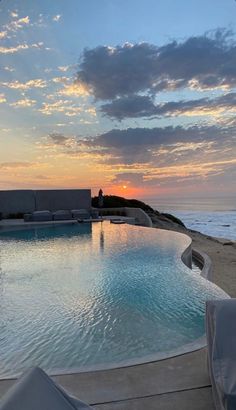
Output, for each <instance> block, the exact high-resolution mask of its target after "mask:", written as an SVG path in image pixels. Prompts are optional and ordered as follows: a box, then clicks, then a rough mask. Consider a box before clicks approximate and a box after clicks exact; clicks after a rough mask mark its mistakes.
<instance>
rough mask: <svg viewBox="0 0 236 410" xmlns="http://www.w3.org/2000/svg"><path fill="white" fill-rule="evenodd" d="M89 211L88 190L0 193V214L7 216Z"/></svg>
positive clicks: (89, 199) (89, 191) (89, 193)
mask: <svg viewBox="0 0 236 410" xmlns="http://www.w3.org/2000/svg"><path fill="white" fill-rule="evenodd" d="M78 208H80V209H84V208H85V209H90V208H91V190H90V189H57V190H37V191H33V190H12V191H0V212H1V213H2V214H3V216H4V217H6V216H8V215H9V214H18V213H22V214H24V213H27V212H33V211H42V210H49V211H56V210H59V209H78Z"/></svg>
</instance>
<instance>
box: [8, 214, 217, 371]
mask: <svg viewBox="0 0 236 410" xmlns="http://www.w3.org/2000/svg"><path fill="white" fill-rule="evenodd" d="M188 245H189V238H187V237H186V236H184V235H180V234H177V233H174V232H169V231H163V230H157V229H149V228H143V227H135V226H130V225H113V224H110V223H109V222H103V223H94V224H73V225H72V224H71V225H63V226H51V227H40V228H34V229H25V230H17V231H12V232H5V233H1V235H0V310H1V315H0V377H9V376H13V375H17V374H19V373H20V372H22V371H23V370H25V369H26V368H28V367H30V366H32V365H40V366H41V367H43V368H44V369H45V370H46V371H48V372H49V373H54V374H55V373H57V372H59V371H66V372H70V371H74V370H78V369H84V368H86V367H89V368H90V367H92V368H99V367H106V366H108V367H109V366H110V365H114V364H116V365H117V366H119V365H123V364H125V363H130V362H132V361H133V362H136V361H137V362H139V361H142V360H145V358H150V357H156V358H158V357H165V354H168V353H169V352H172V351H175V350H176V349H179V348H181V347H182V346H184V345H186V344H188V343H192V342H194V341H195V340H196V339H198V338H199V337H201V336H202V335H203V334H204V309H205V307H204V304H205V300H206V299H214V298H222V297H225V294H224V292H223V291H221V289H219V288H218V287H216V286H215V285H213V284H212V283H210V282H208V281H206V280H205V279H203V278H202V277H201V276H200V275H199V274H198V273H197V272H196V271H191V270H190V269H189V268H187V267H186V266H185V265H184V264H183V262H182V261H181V254H182V252H183V251H184V250H185V249H186V248H187V246H188Z"/></svg>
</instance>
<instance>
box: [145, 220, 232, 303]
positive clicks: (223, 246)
mask: <svg viewBox="0 0 236 410" xmlns="http://www.w3.org/2000/svg"><path fill="white" fill-rule="evenodd" d="M150 217H151V219H152V222H153V227H154V228H160V229H168V230H174V231H178V232H182V233H185V234H186V235H189V236H190V237H191V238H192V241H193V243H192V247H193V249H196V250H199V251H202V252H205V253H206V254H207V255H208V256H209V257H210V259H211V262H212V268H213V269H212V282H214V283H215V284H216V285H218V286H219V287H221V288H222V289H223V290H224V291H225V292H226V293H228V294H229V295H230V296H231V297H236V241H232V240H229V239H222V238H214V237H211V236H207V235H204V234H201V233H200V232H197V231H192V230H189V229H186V228H184V227H182V226H180V225H178V224H176V223H174V222H172V221H170V220H167V219H166V218H165V217H163V216H162V215H158V216H157V215H153V214H152V215H150Z"/></svg>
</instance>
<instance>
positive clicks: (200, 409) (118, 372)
mask: <svg viewBox="0 0 236 410" xmlns="http://www.w3.org/2000/svg"><path fill="white" fill-rule="evenodd" d="M182 232H183V233H189V235H190V236H191V237H192V240H193V248H196V249H199V250H200V251H203V252H205V253H206V254H208V255H209V256H210V258H211V260H212V262H213V270H212V280H213V282H215V283H216V284H217V285H218V286H220V287H221V288H222V289H223V290H225V291H226V292H227V293H228V294H230V295H231V296H233V297H235V296H236V274H235V268H236V243H235V242H233V241H227V240H221V241H218V240H216V239H214V238H210V237H207V236H205V235H201V234H199V233H196V232H188V231H184V230H182ZM55 380H56V381H58V382H59V383H60V384H61V385H62V386H64V387H65V388H66V389H67V390H68V391H70V392H72V393H73V394H74V395H76V396H77V397H78V398H80V399H81V400H84V401H85V402H87V403H90V404H91V406H92V407H93V408H94V409H98V410H108V409H111V410H113V409H114V410H121V409H122V410H141V409H147V410H148V409H150V410H154V409H163V410H169V409H171V410H177V409H181V410H187V409H188V410H213V409H214V405H213V402H212V394H211V387H210V381H209V378H208V373H207V362H206V349H201V350H198V351H195V352H192V353H187V354H184V355H180V356H177V357H174V358H170V359H166V360H161V361H157V362H153V363H147V364H142V365H137V366H130V367H126V368H118V369H113V370H104V371H97V372H87V373H77V374H71V375H61V376H56V377H55ZM13 383H14V380H2V381H0V396H2V395H3V394H4V392H5V391H6V390H8V388H9V387H10V386H11V385H12V384H13Z"/></svg>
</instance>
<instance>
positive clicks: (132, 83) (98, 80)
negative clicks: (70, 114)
mask: <svg viewBox="0 0 236 410" xmlns="http://www.w3.org/2000/svg"><path fill="white" fill-rule="evenodd" d="M230 35H231V33H229V32H227V31H225V30H217V31H215V32H214V33H213V34H212V35H209V34H208V35H207V34H206V35H202V36H196V37H190V38H188V39H186V40H185V41H182V42H177V41H173V42H171V43H168V44H166V45H164V46H161V47H158V46H156V45H153V44H149V43H139V44H130V43H126V44H124V45H123V46H116V47H108V46H99V47H96V48H94V49H85V50H84V52H83V55H82V59H81V63H80V66H79V71H78V73H77V85H78V86H79V87H81V86H82V87H85V88H86V89H87V90H89V92H90V93H91V94H93V95H94V97H95V98H96V99H100V100H114V99H116V98H119V97H125V96H130V95H132V94H138V93H143V92H146V93H150V94H152V95H153V94H156V93H158V92H160V91H167V90H177V89H180V88H183V87H189V88H198V89H201V90H204V89H214V88H230V87H234V86H236V43H235V42H234V41H233V40H232V39H231V37H230Z"/></svg>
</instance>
